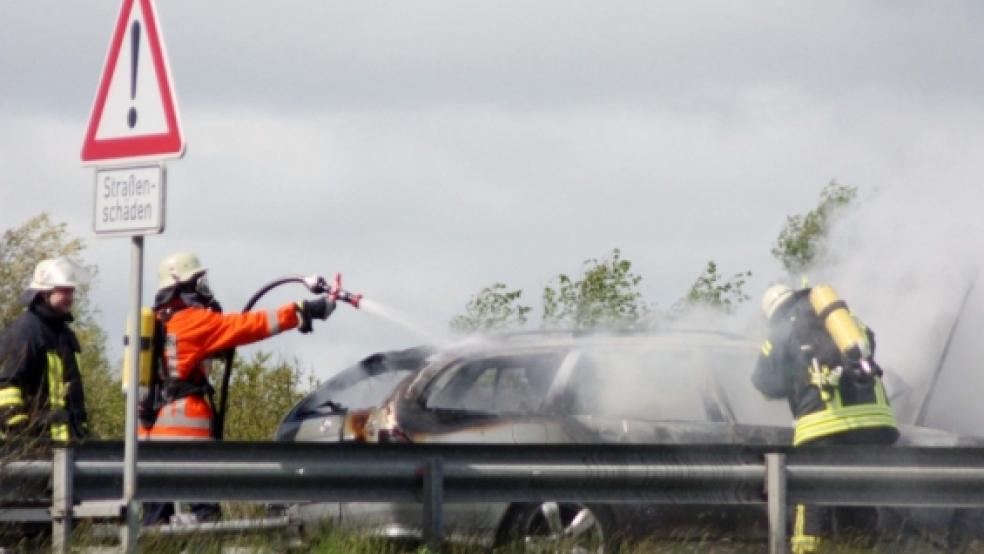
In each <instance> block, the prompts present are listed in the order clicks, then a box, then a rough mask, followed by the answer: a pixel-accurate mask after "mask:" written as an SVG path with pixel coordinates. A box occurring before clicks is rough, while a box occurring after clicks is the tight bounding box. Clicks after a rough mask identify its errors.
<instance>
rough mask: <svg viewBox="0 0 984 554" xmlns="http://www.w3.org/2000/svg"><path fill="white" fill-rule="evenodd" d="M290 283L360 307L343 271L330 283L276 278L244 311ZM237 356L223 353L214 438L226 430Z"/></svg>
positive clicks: (308, 278) (314, 277) (232, 352)
mask: <svg viewBox="0 0 984 554" xmlns="http://www.w3.org/2000/svg"><path fill="white" fill-rule="evenodd" d="M288 283H300V284H302V285H304V286H305V287H307V289H308V290H309V291H310V292H311V293H312V294H324V295H326V296H327V297H328V299H329V300H331V301H332V302H345V303H348V304H351V305H352V307H354V308H358V307H359V303H360V302H361V301H362V295H361V294H359V293H352V292H349V291H347V290H345V289H343V288H342V274H341V273H336V274H335V278H334V279H333V280H332V282H331V283H330V284H329V283H328V281H326V280H325V278H324V277H321V276H318V275H308V276H306V277H304V276H301V275H288V276H286V277H281V278H279V279H274V280H273V281H270V282H269V283H267V284H266V285H263V286H262V287H261V288H260V289H259V290H258V291H256V293H255V294H253V296H252V297H250V299H249V301H248V302H246V306H244V307H243V313H246V312H248V311H250V310H252V309H253V306H255V305H256V303H257V302H259V301H260V299H261V298H263V296H264V295H265V294H266V293H268V292H270V291H271V290H273V289H275V288H277V287H279V286H281V285H286V284H288ZM235 356H236V349H235V348H230V349H229V350H226V351H225V354H224V355H223V361H224V368H223V371H222V384H221V385H220V388H219V406H218V408H217V409H216V411H215V430H214V433H213V435H214V438H215V439H217V440H222V436H223V434H224V432H225V422H226V414H227V411H228V406H229V403H228V400H229V381H230V379H231V377H232V363H233V360H234V358H235Z"/></svg>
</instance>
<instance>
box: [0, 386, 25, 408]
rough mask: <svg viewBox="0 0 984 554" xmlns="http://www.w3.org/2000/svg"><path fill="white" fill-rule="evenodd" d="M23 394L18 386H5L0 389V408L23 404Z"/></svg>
mask: <svg viewBox="0 0 984 554" xmlns="http://www.w3.org/2000/svg"><path fill="white" fill-rule="evenodd" d="M23 405H24V396H23V395H22V394H21V390H20V387H7V388H4V389H0V408H3V407H6V406H23Z"/></svg>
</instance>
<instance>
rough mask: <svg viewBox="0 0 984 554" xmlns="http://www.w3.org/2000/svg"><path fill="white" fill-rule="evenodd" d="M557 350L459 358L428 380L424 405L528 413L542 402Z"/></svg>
mask: <svg viewBox="0 0 984 554" xmlns="http://www.w3.org/2000/svg"><path fill="white" fill-rule="evenodd" d="M561 358H562V354H561V353H556V352H549V353H538V354H522V355H520V354H517V355H509V356H496V357H492V358H486V359H480V360H469V361H465V362H459V363H458V364H457V365H455V366H452V367H450V368H448V369H447V370H445V371H444V372H442V373H441V374H440V375H438V377H437V378H436V379H435V380H434V381H432V384H431V386H430V387H428V390H427V393H426V394H425V406H426V407H427V408H428V409H445V410H466V411H474V412H485V413H493V414H529V413H532V412H535V411H536V410H537V409H538V408H539V407H540V405H541V404H542V401H543V398H544V396H545V394H546V392H547V389H549V388H550V384H551V383H552V381H553V378H554V375H555V374H556V372H557V367H558V366H559V362H560V359H561Z"/></svg>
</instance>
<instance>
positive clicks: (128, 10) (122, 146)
mask: <svg viewBox="0 0 984 554" xmlns="http://www.w3.org/2000/svg"><path fill="white" fill-rule="evenodd" d="M171 83H172V80H171V72H170V70H169V68H168V64H167V55H166V53H165V51H164V41H163V39H162V38H161V33H160V28H159V27H158V25H157V10H156V8H155V7H154V3H153V0H122V4H121V6H120V13H119V17H118V18H117V21H116V27H115V30H114V32H113V37H112V38H111V39H110V43H109V52H108V53H107V55H106V63H105V65H104V67H103V72H102V77H101V78H100V79H99V86H98V89H97V90H96V98H95V101H94V102H93V105H92V112H91V114H90V116H89V125H88V127H87V129H86V132H85V138H84V140H83V142H82V154H81V158H82V163H83V164H84V165H88V166H97V167H96V176H95V198H94V207H93V223H92V228H93V231H94V232H95V233H96V235H98V236H129V237H131V251H130V309H129V312H130V320H131V321H133V322H134V326H133V328H134V330H133V331H132V332H133V334H134V336H133V337H131V338H130V344H131V345H133V347H131V348H130V351H129V356H130V360H129V370H130V374H129V375H128V376H127V389H126V429H125V433H126V434H125V447H124V454H123V498H122V508H123V513H124V514H125V517H126V521H125V522H124V524H123V525H122V526H121V528H120V545H121V547H122V551H123V552H127V553H131V552H136V550H137V538H138V536H139V532H140V509H139V506H138V505H137V503H136V502H135V499H136V497H137V396H138V394H139V392H138V391H139V375H140V373H139V372H140V369H139V366H140V349H139V348H136V345H137V344H139V340H138V339H137V336H136V335H137V329H138V328H139V323H138V322H139V321H140V306H141V302H142V301H141V291H142V290H143V254H144V252H143V245H144V235H148V234H159V233H162V232H163V231H164V214H165V204H166V196H165V182H164V179H165V169H164V165H163V163H162V161H163V160H166V159H172V158H180V157H181V156H183V155H184V152H185V141H184V135H183V134H182V132H181V122H180V117H179V116H178V109H177V108H178V107H177V99H176V97H175V95H174V91H173V89H172V87H171Z"/></svg>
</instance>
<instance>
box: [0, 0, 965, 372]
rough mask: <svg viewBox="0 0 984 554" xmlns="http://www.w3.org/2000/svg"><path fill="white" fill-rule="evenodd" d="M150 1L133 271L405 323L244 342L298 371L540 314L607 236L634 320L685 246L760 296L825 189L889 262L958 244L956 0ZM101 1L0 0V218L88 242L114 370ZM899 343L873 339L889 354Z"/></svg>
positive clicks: (119, 257) (960, 45)
mask: <svg viewBox="0 0 984 554" xmlns="http://www.w3.org/2000/svg"><path fill="white" fill-rule="evenodd" d="M157 4H158V6H157V10H158V17H159V25H160V27H161V32H162V35H163V37H164V41H165V44H166V50H167V53H168V57H169V59H170V66H171V73H172V80H173V84H174V88H175V91H176V95H177V98H178V102H179V105H180V116H181V121H182V125H183V129H184V133H185V137H186V140H187V145H188V146H187V152H186V155H185V156H184V158H182V159H180V160H175V161H171V162H169V163H168V164H167V187H168V188H167V215H166V229H165V232H164V233H163V234H160V235H152V236H149V237H147V239H146V252H145V260H144V264H145V265H144V283H145V285H144V291H143V296H144V299H145V302H149V301H150V300H151V298H152V295H153V292H154V290H155V287H156V266H157V263H158V261H159V260H160V259H161V258H162V257H163V256H164V255H166V254H168V253H170V252H172V251H176V250H192V251H194V252H196V253H197V254H198V255H199V256H200V258H201V260H202V261H203V263H204V264H205V265H206V266H208V267H209V269H210V271H209V278H210V281H211V284H212V287H213V289H214V290H215V291H216V293H217V295H218V297H219V299H220V301H222V303H223V304H224V305H225V306H226V308H227V309H237V310H238V309H240V308H241V307H242V305H243V304H244V303H245V302H246V300H247V299H248V298H249V297H250V296H251V295H252V293H253V292H254V291H255V290H256V289H258V288H259V287H260V286H261V285H263V284H264V283H266V282H267V281H269V280H271V279H273V278H276V277H279V276H281V275H286V274H297V273H300V274H311V273H319V274H323V275H327V276H331V275H332V274H334V273H335V272H341V273H342V275H343V277H344V282H345V284H346V286H347V288H350V289H351V290H353V291H357V292H362V293H364V294H365V295H366V297H367V298H371V299H373V300H375V301H377V302H380V303H382V304H384V305H386V306H388V307H390V308H392V309H395V310H400V311H402V312H404V313H405V314H407V317H408V318H410V319H412V320H414V321H416V322H417V323H416V325H417V326H419V328H420V329H424V330H427V331H426V332H425V333H421V332H419V330H418V332H411V331H409V330H407V329H405V328H403V327H401V326H398V325H395V324H393V323H391V322H389V321H386V320H383V319H379V318H376V317H373V316H372V314H368V313H365V312H358V311H354V310H352V309H350V308H349V307H348V306H340V307H339V308H338V310H337V312H336V313H335V314H334V315H333V316H332V317H331V318H330V320H329V321H327V322H323V323H318V324H316V326H315V327H316V329H315V332H314V333H313V334H311V335H306V336H301V335H299V334H297V333H288V334H284V335H282V336H278V337H276V338H273V339H271V340H269V341H267V342H263V343H260V344H259V345H256V346H253V347H249V348H245V349H242V350H241V351H242V352H245V353H247V354H249V353H250V352H253V351H255V350H256V349H263V350H267V351H272V352H274V353H275V354H276V355H278V356H282V357H287V358H290V357H296V358H297V359H298V360H299V361H300V363H301V365H302V367H303V368H304V369H306V370H308V371H311V372H313V373H315V374H316V375H317V376H319V377H322V378H323V377H326V376H328V375H331V374H332V373H334V372H336V371H338V370H340V369H341V368H343V367H345V366H347V365H349V364H351V363H352V362H354V361H356V360H358V359H360V358H362V357H364V356H365V355H367V354H369V353H372V352H374V351H378V350H382V349H391V348H400V347H405V346H410V345H414V344H418V343H420V342H424V341H426V340H428V339H427V333H430V334H437V335H443V334H445V333H446V330H447V323H448V321H449V320H450V318H451V317H452V316H454V315H455V314H457V313H459V312H461V311H462V309H463V307H464V305H465V303H466V302H467V301H468V299H469V297H470V296H471V295H472V294H474V293H475V292H477V291H478V290H480V289H481V288H482V287H484V286H487V285H490V284H492V283H495V282H504V283H506V284H507V285H508V286H509V287H511V288H520V289H522V290H523V291H524V295H523V298H524V300H526V301H527V302H528V303H529V304H532V305H533V306H535V307H537V308H538V307H539V295H540V291H541V290H542V288H543V287H544V286H545V285H548V284H550V282H551V281H550V280H551V278H553V277H554V276H556V275H557V274H558V273H577V272H578V271H579V269H580V268H581V264H582V262H583V261H584V260H585V259H588V258H599V257H603V256H605V255H606V254H607V253H608V252H610V251H611V249H612V248H615V247H618V248H620V249H621V250H622V253H623V256H624V257H625V258H628V259H630V260H631V261H632V262H633V270H634V272H636V273H637V274H639V275H641V276H643V281H642V285H641V286H642V291H643V292H644V293H645V295H646V298H647V299H648V300H649V301H651V302H654V303H656V304H657V305H659V306H661V307H667V306H670V305H672V304H673V303H674V302H675V301H676V300H677V299H679V298H680V297H681V296H682V295H683V294H684V293H685V292H686V291H687V289H688V287H689V286H690V284H691V283H692V282H693V280H694V279H695V278H696V277H697V275H698V274H699V273H700V272H701V271H702V270H703V268H704V266H705V264H706V262H707V261H708V260H711V259H713V260H715V261H716V262H717V263H718V265H719V268H720V269H721V271H722V273H724V274H725V275H731V274H734V273H738V272H740V271H744V270H752V271H753V276H752V278H751V280H750V281H749V283H748V285H747V290H748V292H749V293H751V294H752V295H753V296H754V297H755V301H754V303H755V304H757V298H758V296H759V294H760V293H761V292H762V291H763V290H764V289H765V288H766V287H767V286H768V285H769V284H770V283H771V282H772V281H773V280H775V279H777V278H779V277H781V276H782V275H783V271H782V268H781V267H780V265H779V264H778V263H777V262H776V261H775V260H774V259H773V258H772V257H771V255H770V253H769V250H770V247H771V246H772V243H773V242H774V240H775V238H776V235H777V234H778V232H779V230H780V229H781V228H782V226H783V223H784V222H785V218H786V216H787V215H788V214H793V213H802V212H805V211H807V210H809V209H810V208H812V207H813V206H815V205H816V202H817V197H818V193H819V191H820V190H821V189H822V188H823V186H824V185H826V184H827V183H828V182H830V181H831V180H836V181H837V182H839V183H841V184H845V185H850V186H857V187H859V188H860V190H861V196H862V198H864V199H865V201H866V202H870V204H862V208H863V207H864V206H866V205H870V206H873V207H872V208H871V212H870V213H877V214H880V215H879V217H878V218H877V219H870V220H867V221H866V220H865V216H864V213H865V212H864V209H862V210H861V212H860V213H859V214H855V215H853V216H852V217H853V219H852V220H851V221H852V222H853V223H850V226H849V227H846V228H851V229H859V230H860V231H859V232H863V233H865V239H866V240H867V239H868V238H869V237H870V238H871V240H870V241H867V242H865V244H877V245H882V246H881V247H880V250H878V252H880V253H882V254H892V255H894V257H891V260H896V261H897V260H899V259H901V260H902V261H901V262H899V263H898V264H897V265H900V266H904V267H905V268H911V267H914V266H918V267H920V269H922V270H925V269H927V264H926V263H925V261H926V258H924V257H921V256H920V257H916V256H915V254H916V253H923V252H933V253H934V254H935V255H936V256H938V257H940V258H942V259H943V260H945V261H946V262H949V261H952V259H953V257H954V256H957V255H960V252H971V251H976V252H980V250H979V249H977V250H975V248H976V246H977V245H978V244H979V242H980V241H979V240H977V241H976V242H973V241H970V242H968V241H969V240H970V239H969V238H968V237H971V236H979V235H975V234H974V233H972V232H970V229H971V227H966V228H964V227H962V226H963V225H965V224H966V225H975V224H972V223H970V222H971V221H973V220H974V217H975V215H976V211H977V206H979V205H980V204H975V202H976V201H977V200H980V199H981V198H980V190H981V185H980V180H979V176H980V175H981V170H982V165H984V109H982V107H981V103H980V98H982V97H984V66H982V65H981V64H980V60H979V54H980V52H982V51H984V34H982V33H980V32H978V31H979V29H980V28H981V25H982V23H984V7H982V4H980V3H978V2H957V1H941V2H933V3H926V2H913V1H900V2H887V1H871V2H853V1H833V2H797V3H789V2H768V1H766V2H754V3H752V2H740V3H738V2H703V1H691V2H674V3H669V2H619V1H613V2H605V3H603V4H599V3H596V2H538V3H529V2H510V1H503V2H494V3H493V2H470V1H464V2H454V3H446V2H440V3H439V2H400V3H384V2H355V3H353V2H334V1H330V2H297V1H284V2H278V3H275V4H274V3H269V2H264V3H260V2H246V1H236V2H232V1H228V0H214V1H210V2H193V1H190V0H159V1H158V2H157ZM118 9H119V3H118V2H110V1H99V2H85V3H82V2H73V3H64V2H54V1H50V0H38V1H34V2H3V3H0V21H3V23H4V25H3V27H4V32H3V33H0V75H2V76H3V82H2V85H0V227H2V228H4V229H8V228H13V227H16V226H18V225H20V224H22V223H23V222H25V221H26V220H27V219H29V218H30V217H32V216H34V215H36V214H38V213H40V212H42V211H46V212H48V213H49V214H50V215H51V216H52V218H53V219H54V220H55V221H63V222H66V223H67V225H68V228H69V231H70V232H71V233H73V234H75V235H78V236H81V237H84V238H85V239H86V241H87V244H88V249H87V250H86V252H85V255H84V257H85V260H86V261H87V262H90V263H94V264H97V265H98V266H99V270H100V273H99V276H98V281H97V282H96V283H95V287H94V291H93V302H94V304H95V305H96V306H97V307H98V308H99V310H100V315H99V317H100V321H101V323H102V324H103V326H104V328H106V329H107V331H108V333H109V335H110V337H111V339H112V340H111V345H110V352H111V354H114V355H116V356H118V355H119V347H118V344H119V342H120V337H121V335H122V327H123V321H124V318H125V314H126V310H127V303H128V283H129V281H128V280H129V264H130V253H131V252H130V248H131V247H130V244H129V241H128V240H127V239H125V238H99V237H96V236H95V235H94V234H93V232H92V226H93V213H92V210H93V195H94V192H93V170H92V168H85V167H83V166H82V165H81V163H80V161H79V150H80V148H81V144H82V137H83V133H84V131H85V126H86V123H87V121H88V116H89V111H90V109H91V107H92V101H93V97H94V94H95V89H96V85H97V81H98V78H99V76H100V73H101V71H102V66H103V63H104V60H105V56H106V50H107V47H108V44H109V38H110V35H111V33H112V30H113V27H114V24H115V20H116V16H117V11H118ZM920 214H921V216H923V217H924V218H925V220H923V219H921V218H920V217H919V216H920ZM899 221H904V222H907V223H909V222H914V223H912V224H910V225H906V226H900V225H898V222H899ZM875 222H877V223H878V224H877V225H875V224H873V223H875ZM927 228H931V229H933V232H926V229H927ZM979 228H980V227H979V225H977V226H976V227H973V229H975V230H976V229H979ZM954 229H956V231H954ZM845 233H846V235H845V236H846V237H847V238H844V239H842V240H844V241H846V242H845V244H846V245H847V248H849V249H850V248H853V247H852V246H851V245H852V244H853V243H852V242H851V240H853V239H856V238H857V235H856V234H851V233H848V232H846V231H845ZM954 236H961V237H962V238H961V241H962V242H961V241H958V242H961V244H960V245H959V248H957V249H956V250H951V247H953V244H952V243H953V242H954V241H953V240H952V239H953V237H954ZM910 237H922V239H923V240H922V242H919V244H918V245H919V248H913V249H911V250H910V249H909V248H908V245H909V244H911V243H910V242H909V238H910ZM906 254H909V256H906ZM899 256H901V258H900V257H899ZM848 257H849V258H850V256H848ZM868 259H869V260H870V259H873V258H872V257H868ZM853 261H854V262H855V263H853V265H852V264H850V263H849V264H847V266H849V267H847V269H845V272H844V273H838V272H836V271H828V272H827V273H826V274H825V275H826V276H828V277H829V278H830V279H831V280H834V281H836V279H837V278H838V277H840V276H842V275H843V276H848V277H851V278H852V279H853V280H851V281H847V282H845V286H846V287H847V290H848V291H850V292H852V293H853V294H854V298H857V297H858V296H860V295H863V294H865V293H866V292H868V291H869V289H866V288H865V287H869V288H876V289H877V290H880V291H886V290H888V291H891V292H892V293H893V297H895V296H897V295H898V294H900V293H902V292H903V291H904V289H905V286H906V285H905V283H904V282H900V281H899V280H898V279H895V280H893V281H892V287H888V288H886V287H885V286H878V283H873V282H872V281H871V278H870V276H871V273H864V274H863V275H864V278H859V277H858V276H859V275H861V274H859V271H860V270H859V269H858V268H859V267H864V265H863V264H864V262H863V261H860V260H856V259H854V260H853ZM903 262H904V263H903ZM945 265H946V264H944V266H945ZM937 267H941V266H939V265H937ZM902 274H905V271H903V270H899V272H898V273H896V274H895V275H902ZM951 274H952V273H951ZM919 275H920V276H921V278H924V279H923V281H920V282H924V281H925V279H929V280H930V281H932V284H933V285H934V286H929V287H926V294H925V295H924V296H921V297H920V304H916V305H914V306H913V308H912V309H915V310H920V309H925V308H926V306H942V305H944V304H945V305H946V306H947V308H946V310H942V312H941V313H940V314H939V315H938V318H937V319H935V320H934V322H933V328H934V329H937V328H946V322H947V321H950V320H952V317H953V312H954V310H953V309H952V307H951V306H952V305H953V303H954V302H955V300H954V296H955V297H959V296H960V294H961V293H960V291H961V290H963V288H962V287H964V284H963V283H942V282H938V281H934V280H933V276H932V275H929V276H927V275H926V272H925V271H923V272H921V273H919ZM903 281H904V280H903ZM855 283H863V285H861V284H857V285H856V284H855ZM935 285H939V287H936V286H935ZM944 285H945V286H944ZM305 297H307V295H306V293H305V291H303V290H302V289H300V288H298V287H295V288H285V289H283V290H278V291H277V293H276V294H271V295H270V296H269V297H268V298H267V299H265V300H264V303H263V304H262V305H263V306H265V307H272V306H276V305H277V304H278V303H280V302H285V301H290V300H295V299H301V298H305ZM861 305H862V306H865V307H867V306H870V307H871V308H870V310H871V311H875V310H876V309H880V308H882V307H883V305H882V304H880V303H879V301H876V300H874V299H869V300H861ZM869 319H875V320H876V321H886V322H887V323H886V325H883V326H885V327H892V325H891V323H892V322H893V321H897V319H895V320H893V317H892V313H891V312H886V311H884V310H882V311H880V312H878V313H874V314H870V317H869ZM906 329H908V328H903V329H902V330H900V331H899V332H898V333H897V334H895V335H892V334H888V336H885V333H884V332H882V333H881V334H880V336H884V339H883V341H884V342H883V343H882V344H888V345H892V344H899V345H903V346H904V345H905V344H910V343H911V341H909V340H908V339H909V336H908V335H907V334H906ZM908 330H909V331H911V329H908ZM934 332H935V333H936V334H935V335H933V346H932V348H936V350H935V352H937V353H938V352H939V348H940V346H939V343H940V338H939V337H940V336H941V335H940V332H937V331H934ZM944 334H945V333H944ZM883 349H884V348H883ZM927 351H928V350H927ZM887 355H888V356H889V357H891V355H890V354H887ZM934 356H935V354H926V359H927V360H932V359H933V358H934ZM928 363H929V362H926V363H923V364H922V366H926V365H927V364H928ZM914 379H915V380H917V381H918V380H919V378H918V377H915V378H914Z"/></svg>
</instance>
